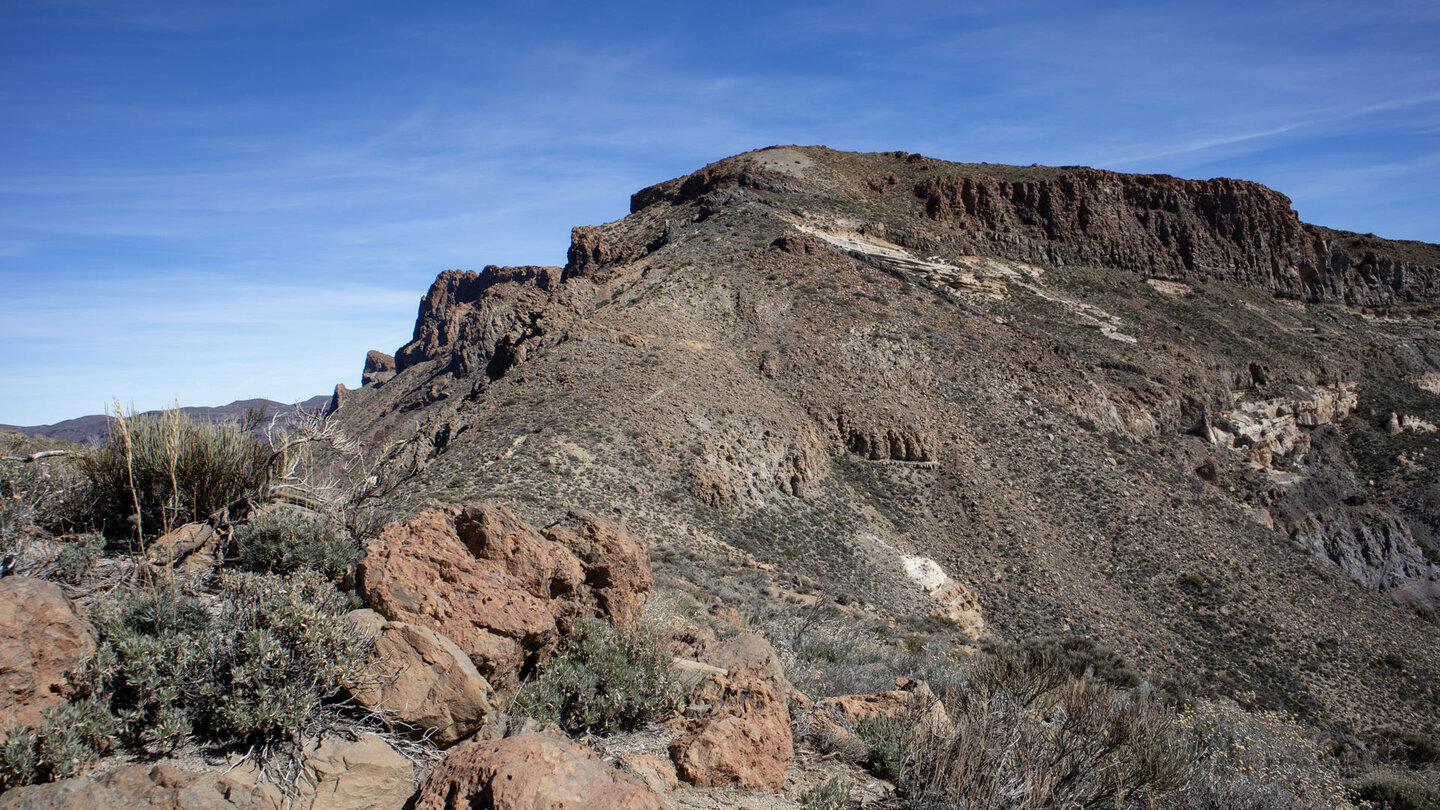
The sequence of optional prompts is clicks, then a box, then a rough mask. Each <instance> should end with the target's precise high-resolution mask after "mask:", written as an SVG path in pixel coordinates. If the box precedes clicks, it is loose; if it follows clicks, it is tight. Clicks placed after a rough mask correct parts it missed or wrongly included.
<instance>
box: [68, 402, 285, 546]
mask: <svg viewBox="0 0 1440 810" xmlns="http://www.w3.org/2000/svg"><path fill="white" fill-rule="evenodd" d="M270 460H271V454H270V451H269V450H268V449H267V448H266V447H265V446H264V445H263V444H262V443H261V442H260V441H259V440H257V439H256V438H254V437H253V436H251V435H250V434H249V432H248V426H245V425H234V424H221V425H217V424H210V423H207V422H195V421H192V420H191V419H190V418H189V417H187V416H185V415H184V414H183V413H181V412H180V411H178V410H176V411H167V412H165V413H163V414H160V415H158V416H149V415H138V416H130V417H128V418H127V417H124V416H121V415H118V414H117V415H116V416H115V417H113V418H111V419H110V424H109V436H108V437H107V439H106V441H105V443H104V444H102V445H100V446H99V447H98V448H96V449H95V450H94V451H92V452H91V453H89V454H87V455H84V456H81V457H80V458H79V459H78V461H77V463H78V465H79V467H80V470H81V472H82V473H83V474H84V476H85V478H86V479H87V481H88V483H89V487H90V498H91V501H92V503H93V506H92V509H93V512H94V521H95V526H96V528H97V529H99V530H100V531H102V532H103V533H104V534H105V535H106V536H107V537H109V538H111V539H120V538H125V537H134V536H136V535H137V533H139V534H142V535H143V537H144V538H145V539H146V540H147V541H148V540H153V539H155V538H157V537H159V536H160V534H161V533H162V532H164V531H165V530H166V529H169V528H173V527H175V526H179V525H181V524H184V523H189V522H193V521H196V520H203V519H205V518H207V517H209V516H210V515H212V514H214V513H215V512H217V511H219V510H221V509H223V508H224V507H226V506H228V505H230V504H232V503H235V502H236V501H239V500H241V499H244V498H253V497H256V496H258V495H259V493H260V490H261V488H262V487H263V486H264V484H265V481H266V478H267V477H268V475H269V472H270ZM137 507H138V512H137ZM137 521H138V525H137Z"/></svg>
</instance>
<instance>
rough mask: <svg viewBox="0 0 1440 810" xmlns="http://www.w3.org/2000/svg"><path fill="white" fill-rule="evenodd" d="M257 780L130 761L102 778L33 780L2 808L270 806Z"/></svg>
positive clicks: (212, 809) (9, 795) (238, 809)
mask: <svg viewBox="0 0 1440 810" xmlns="http://www.w3.org/2000/svg"><path fill="white" fill-rule="evenodd" d="M271 807H273V805H272V804H271V803H270V802H269V801H267V800H266V798H265V796H264V793H263V791H262V790H261V789H260V788H257V787H255V786H253V785H245V784H243V783H242V782H240V781H238V780H235V779H231V778H229V777H228V776H224V775H221V774H220V773H219V772H217V771H204V772H200V773H196V772H193V771H187V770H183V769H181V768H178V767H176V766H174V765H172V764H170V763H165V762H162V763H160V764H158V765H153V766H152V765H127V766H125V767H122V768H117V769H116V770H113V771H111V772H109V773H107V774H105V775H104V776H102V777H100V778H98V779H91V778H90V777H87V776H77V777H74V778H71V779H62V780H60V781H59V782H50V783H49V784H44V785H29V786H26V787H20V788H15V789H14V790H10V791H7V792H6V793H5V794H4V795H3V796H0V810H270V808H271Z"/></svg>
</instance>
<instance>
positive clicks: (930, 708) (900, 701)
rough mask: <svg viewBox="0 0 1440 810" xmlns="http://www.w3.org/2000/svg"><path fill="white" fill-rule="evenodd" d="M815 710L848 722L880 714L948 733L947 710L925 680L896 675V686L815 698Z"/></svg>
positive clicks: (941, 732)
mask: <svg viewBox="0 0 1440 810" xmlns="http://www.w3.org/2000/svg"><path fill="white" fill-rule="evenodd" d="M815 705H816V710H817V711H826V712H830V713H831V714H832V715H837V716H839V717H842V718H844V719H845V720H846V721H848V722H849V723H851V724H854V723H858V722H860V721H861V720H865V719H867V718H875V717H882V718H885V719H887V720H892V721H895V722H899V723H904V724H906V726H907V727H910V728H914V729H916V730H919V731H925V732H928V733H932V734H949V733H950V731H951V728H952V724H951V722H950V713H949V712H947V711H946V710H945V706H944V704H942V703H941V702H940V700H939V698H937V697H936V696H935V693H934V692H933V691H932V690H931V689H930V686H929V685H928V684H926V683H925V682H924V681H920V680H915V679H913V678H896V679H895V688H894V689H893V690H891V691H888V692H879V693H877V694H873V695H841V696H838V697H828V698H821V699H820V700H818V701H816V702H815Z"/></svg>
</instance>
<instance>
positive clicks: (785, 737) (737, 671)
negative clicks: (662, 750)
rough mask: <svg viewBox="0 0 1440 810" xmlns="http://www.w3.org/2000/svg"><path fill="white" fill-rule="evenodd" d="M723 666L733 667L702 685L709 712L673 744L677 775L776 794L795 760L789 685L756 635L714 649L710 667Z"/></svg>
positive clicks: (707, 784)
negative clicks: (788, 700)
mask: <svg viewBox="0 0 1440 810" xmlns="http://www.w3.org/2000/svg"><path fill="white" fill-rule="evenodd" d="M719 662H725V663H728V664H730V665H731V668H728V671H727V674H726V675H724V676H720V675H714V676H711V678H710V682H709V688H708V689H707V687H706V685H703V684H702V686H701V689H700V692H701V695H700V696H701V697H702V698H704V699H706V700H707V701H708V702H709V703H710V706H709V708H708V710H707V711H705V713H704V714H702V715H700V716H699V717H698V718H695V719H693V720H691V721H689V723H688V724H687V726H686V728H685V730H684V732H683V733H681V734H680V735H679V736H677V737H676V738H675V739H674V740H672V741H671V743H670V758H671V760H673V761H674V763H675V771H676V773H677V774H678V775H679V777H680V778H681V779H683V780H684V781H686V782H689V783H690V784H692V785H698V786H705V787H724V786H734V787H741V788H758V789H765V790H778V789H779V788H780V786H781V785H783V784H784V782H785V768H786V767H787V766H789V764H790V761H791V760H792V759H794V756H795V752H794V744H793V741H792V739H791V736H790V711H789V707H788V703H787V697H788V694H789V691H790V684H789V682H788V681H787V680H786V679H785V675H784V671H783V670H782V669H781V668H780V666H779V663H778V661H777V660H776V658H775V654H774V650H773V649H771V648H770V645H769V643H768V642H766V641H765V640H764V639H761V638H759V637H758V636H740V637H737V638H736V639H734V640H732V641H731V642H728V643H727V644H724V645H721V646H720V647H718V648H716V649H715V651H714V655H713V656H709V657H708V661H707V663H710V664H711V665H712V666H719ZM707 692H713V694H709V693H707Z"/></svg>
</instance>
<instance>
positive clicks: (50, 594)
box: [0, 577, 95, 729]
mask: <svg viewBox="0 0 1440 810" xmlns="http://www.w3.org/2000/svg"><path fill="white" fill-rule="evenodd" d="M94 654H95V628H93V627H91V626H90V623H89V622H87V621H85V620H84V619H83V618H81V617H80V614H79V613H78V612H76V610H75V606H74V604H72V603H71V602H70V600H69V599H67V598H66V597H65V594H64V592H62V591H61V590H60V586H58V585H56V584H55V583H53V582H46V581H44V580H39V579H32V578H30V577H6V578H4V579H0V729H5V728H9V727H10V726H13V725H25V726H29V727H31V728H36V727H38V726H39V725H40V710H41V709H44V708H46V707H47V706H56V705H59V704H61V703H64V702H65V700H66V698H67V696H68V695H69V694H70V691H71V684H70V679H71V676H72V674H74V673H76V672H78V671H79V669H80V668H81V667H82V666H84V664H85V662H86V661H87V660H89V659H90V658H91V657H92V656H93V655H94Z"/></svg>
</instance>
